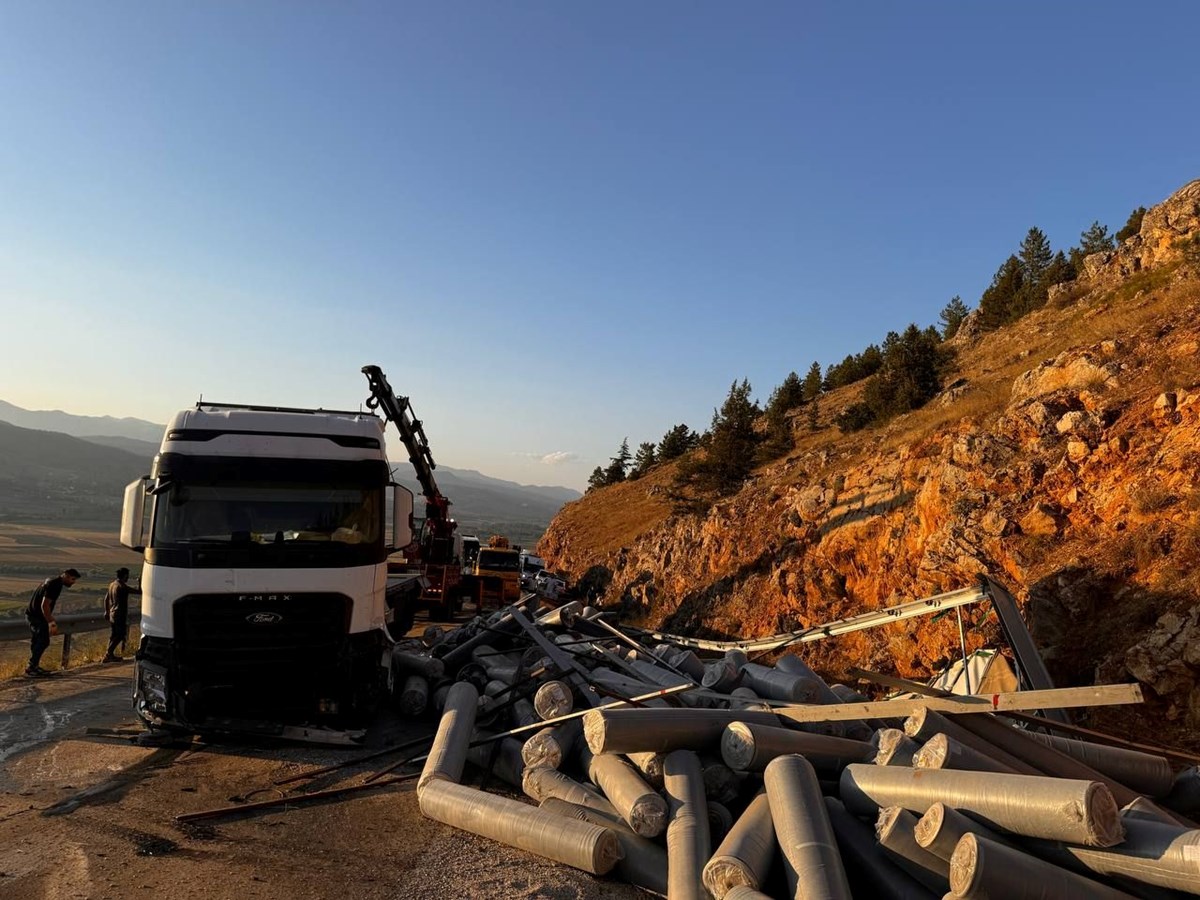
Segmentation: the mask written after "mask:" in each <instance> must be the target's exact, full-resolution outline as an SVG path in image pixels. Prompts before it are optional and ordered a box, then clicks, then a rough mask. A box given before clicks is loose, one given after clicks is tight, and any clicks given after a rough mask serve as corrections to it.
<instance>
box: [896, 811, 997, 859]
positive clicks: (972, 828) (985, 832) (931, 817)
mask: <svg viewBox="0 0 1200 900" xmlns="http://www.w3.org/2000/svg"><path fill="white" fill-rule="evenodd" d="M967 833H971V834H977V835H979V836H980V837H985V838H987V839H988V840H990V841H995V842H996V843H999V844H1009V845H1010V846H1011V845H1012V842H1011V841H1009V840H1008V839H1007V838H1004V837H1001V836H1000V835H999V834H997V833H996V832H994V831H992V829H990V828H988V827H987V826H986V825H983V824H980V823H979V822H976V821H975V820H974V819H972V818H970V817H969V816H965V815H963V814H962V813H960V812H959V811H958V810H956V809H953V808H951V807H949V806H946V804H944V803H934V804H933V805H932V806H930V807H929V809H927V810H925V814H924V815H923V816H921V818H920V819H918V820H917V825H916V828H914V829H913V837H914V838H915V839H916V842H917V846H919V847H922V848H924V849H925V850H928V851H929V852H930V853H932V854H933V855H934V856H936V857H938V858H939V859H943V860H945V861H946V862H947V863H949V862H950V857H951V856H953V855H954V848H955V847H957V846H958V842H959V840H960V839H961V838H962V836H963V835H964V834H967Z"/></svg>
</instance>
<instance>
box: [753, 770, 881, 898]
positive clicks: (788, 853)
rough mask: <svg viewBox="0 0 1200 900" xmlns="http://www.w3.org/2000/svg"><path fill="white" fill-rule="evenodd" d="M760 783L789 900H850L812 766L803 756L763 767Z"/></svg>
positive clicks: (831, 828) (844, 874)
mask: <svg viewBox="0 0 1200 900" xmlns="http://www.w3.org/2000/svg"><path fill="white" fill-rule="evenodd" d="M870 768H875V767H874V766H871V767H870ZM763 782H764V784H765V785H766V788H767V797H768V798H769V799H770V802H771V818H772V820H773V821H774V824H775V839H776V840H777V841H778V842H779V849H780V850H781V851H782V853H783V860H784V874H785V875H786V876H787V882H788V889H789V891H790V892H791V894H792V896H794V897H797V898H801V897H802V898H827V900H851V893H850V885H849V883H848V882H847V880H846V870H845V868H844V867H843V865H842V857H841V854H840V853H839V852H838V844H837V839H836V838H835V837H834V834H833V826H832V825H831V824H830V821H829V814H828V812H827V811H826V809H825V805H824V802H823V800H822V798H821V786H820V784H818V783H817V773H816V770H815V769H813V767H812V764H811V763H809V761H808V760H806V759H805V758H804V757H803V756H794V755H793V756H780V757H778V758H776V759H774V760H772V761H771V764H770V765H768V766H767V769H766V771H765V772H764V773H763Z"/></svg>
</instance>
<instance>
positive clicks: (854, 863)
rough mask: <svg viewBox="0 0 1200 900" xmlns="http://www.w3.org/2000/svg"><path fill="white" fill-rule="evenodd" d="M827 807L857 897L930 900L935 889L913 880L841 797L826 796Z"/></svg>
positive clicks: (874, 899)
mask: <svg viewBox="0 0 1200 900" xmlns="http://www.w3.org/2000/svg"><path fill="white" fill-rule="evenodd" d="M825 810H826V812H827V813H829V822H830V824H831V825H832V826H833V832H834V834H835V835H837V841H838V849H839V850H840V851H841V854H842V858H843V860H844V861H845V867H846V875H847V877H848V878H849V880H850V885H851V887H852V888H853V889H854V896H855V897H864V898H865V897H869V898H871V900H929V898H932V897H933V896H934V894H933V892H932V891H930V890H929V889H928V888H926V887H925V886H924V885H922V884H920V883H918V882H917V881H915V880H913V878H912V876H911V875H909V874H908V873H907V872H905V871H903V870H902V869H901V868H900V867H899V866H897V865H896V864H895V863H894V862H893V861H892V858H891V857H890V856H888V855H887V854H886V853H885V852H884V850H883V848H882V847H880V846H879V844H877V843H876V842H875V832H874V831H872V830H871V829H870V828H868V827H867V826H866V825H865V824H864V823H863V822H862V820H861V819H856V818H855V817H854V816H852V815H850V813H849V812H848V811H847V810H846V807H845V806H843V805H842V802H841V801H840V800H836V799H834V798H833V797H826V798H825Z"/></svg>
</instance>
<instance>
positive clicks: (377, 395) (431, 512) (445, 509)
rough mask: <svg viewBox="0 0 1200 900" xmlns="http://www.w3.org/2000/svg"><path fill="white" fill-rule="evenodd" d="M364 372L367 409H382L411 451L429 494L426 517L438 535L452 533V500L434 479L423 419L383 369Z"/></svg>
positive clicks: (371, 369) (434, 464)
mask: <svg viewBox="0 0 1200 900" xmlns="http://www.w3.org/2000/svg"><path fill="white" fill-rule="evenodd" d="M362 371H363V374H364V375H366V376H367V383H368V385H369V386H370V388H371V396H370V397H368V398H367V409H382V410H383V415H384V418H385V419H387V420H388V421H391V422H394V423H395V424H396V430H397V431H399V432H400V440H402V441H403V442H404V448H405V449H406V450H407V451H408V461H409V462H410V463H412V466H413V468H414V469H415V470H416V473H417V481H418V482H420V484H421V492H422V493H423V494H424V495H425V505H426V518H427V519H428V520H429V521H430V522H431V523H432V524H433V528H434V532H435V534H439V535H440V534H449V533H450V532H452V531H453V530H454V526H453V525H452V524H450V522H451V520H450V501H449V500H448V499H447V498H446V497H445V495H444V494H442V492H441V491H440V490H438V486H437V481H436V480H435V479H434V477H433V470H434V469H436V468H437V463H435V462H434V461H433V454H432V453H430V451H429V441H428V439H427V438H426V437H425V429H424V427H423V426H422V425H421V420H420V419H418V418H416V417H415V416H413V415H412V404H411V403H409V401H408V398H407V397H397V396H396V394H395V392H394V391H393V390H392V386H391V385H390V384H388V380H387V376H386V375H384V374H383V370H382V369H380V368H379V366H363V368H362Z"/></svg>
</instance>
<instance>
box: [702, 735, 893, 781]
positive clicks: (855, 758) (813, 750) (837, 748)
mask: <svg viewBox="0 0 1200 900" xmlns="http://www.w3.org/2000/svg"><path fill="white" fill-rule="evenodd" d="M789 753H799V754H800V755H801V756H803V757H804V758H805V759H807V760H808V761H809V762H810V763H812V764H813V767H814V768H815V769H817V770H818V771H820V772H827V773H833V774H836V773H839V772H841V770H842V768H843V767H845V766H847V765H849V764H850V763H856V762H868V761H869V760H871V759H872V758H874V756H875V748H874V747H872V746H871V745H870V744H867V743H865V742H863V741H851V740H848V739H847V738H836V737H830V736H829V735H824V734H809V733H808V732H804V731H793V730H792V729H790V728H778V727H775V726H772V725H758V724H755V723H753V722H731V723H729V724H728V725H726V726H725V731H724V732H722V734H721V757H722V758H723V759H724V760H725V763H726V765H728V766H729V767H730V768H731V769H736V770H738V771H741V772H761V771H762V770H763V769H765V768H766V767H767V764H768V763H770V762H771V760H773V759H774V758H775V757H777V756H785V755H787V754H789Z"/></svg>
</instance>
